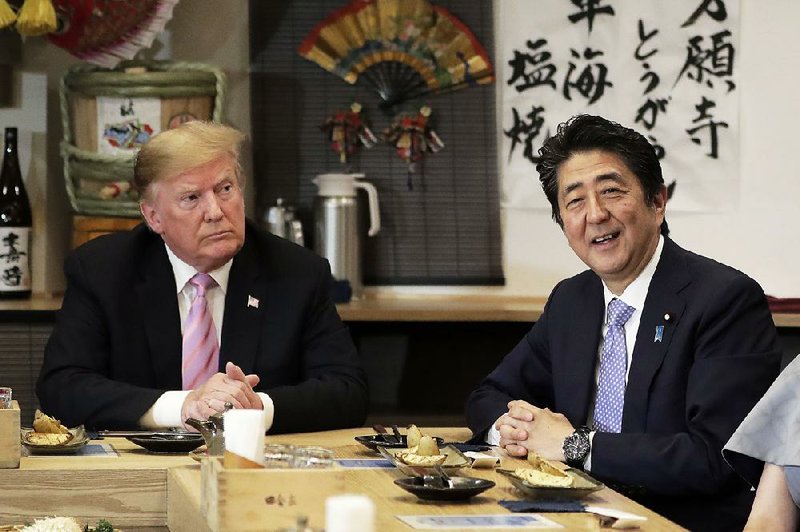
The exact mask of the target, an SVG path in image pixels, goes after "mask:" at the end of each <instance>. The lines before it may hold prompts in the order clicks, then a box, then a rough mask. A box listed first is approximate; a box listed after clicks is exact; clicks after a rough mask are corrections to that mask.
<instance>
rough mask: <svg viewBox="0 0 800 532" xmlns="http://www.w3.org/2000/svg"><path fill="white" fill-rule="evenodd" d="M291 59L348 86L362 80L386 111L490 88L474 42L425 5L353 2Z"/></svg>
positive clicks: (485, 61)
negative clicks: (302, 59) (454, 92)
mask: <svg viewBox="0 0 800 532" xmlns="http://www.w3.org/2000/svg"><path fill="white" fill-rule="evenodd" d="M298 51H299V53H300V55H302V56H303V57H305V58H306V59H308V60H310V61H313V62H315V63H317V64H318V65H319V66H321V67H322V68H324V69H325V70H327V71H329V72H332V73H333V74H336V75H337V76H339V77H341V78H342V79H344V80H345V81H346V82H348V83H351V84H354V83H356V82H357V81H358V80H359V79H365V80H366V81H367V82H368V83H369V84H370V85H371V86H372V87H373V88H374V90H375V91H376V92H377V93H378V94H379V95H380V97H381V99H383V101H384V102H385V104H386V105H395V104H397V103H400V102H403V101H406V100H409V99H412V98H418V97H420V96H423V95H427V94H430V93H436V92H442V91H446V90H453V89H459V88H463V87H467V86H470V85H477V84H484V83H491V82H492V81H493V80H494V75H493V73H492V65H491V62H490V61H489V57H488V55H487V54H486V51H485V50H484V49H483V47H482V46H481V44H480V43H479V42H478V40H477V39H476V38H475V35H473V34H472V32H471V31H470V30H469V28H467V27H466V26H465V25H464V23H463V22H461V21H460V20H459V19H458V18H456V17H455V16H454V15H453V14H452V13H450V12H449V11H447V10H446V9H444V8H442V7H439V6H434V5H432V4H431V3H430V2H428V0H353V1H351V2H350V3H349V4H347V5H346V6H345V7H343V8H341V9H339V10H338V11H335V12H334V13H332V14H331V15H330V16H328V17H327V18H326V19H325V20H323V21H322V22H321V23H320V24H318V25H317V26H316V27H315V28H314V29H313V30H311V33H309V34H308V36H307V37H306V38H305V40H304V41H303V42H302V43H301V44H300V48H299V49H298Z"/></svg>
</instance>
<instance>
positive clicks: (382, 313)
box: [0, 295, 800, 328]
mask: <svg viewBox="0 0 800 532" xmlns="http://www.w3.org/2000/svg"><path fill="white" fill-rule="evenodd" d="M545 301H546V299H545V298H543V297H508V296H488V295H487V296H464V295H448V296H444V295H441V296H440V295H437V296H420V295H414V296H412V295H409V296H368V297H365V298H363V299H360V300H357V301H351V302H349V303H340V304H337V305H336V309H337V310H338V311H339V315H340V316H341V317H342V319H343V320H344V321H351V322H376V321H382V322H415V321H416V322H525V323H533V322H535V321H537V320H538V319H539V317H540V316H541V315H542V310H543V309H544V304H545ZM59 308H61V296H48V295H35V296H34V297H33V298H31V299H30V300H23V301H0V313H2V312H11V313H14V314H20V313H53V312H55V311H56V310H58V309H59ZM772 319H773V321H774V322H775V325H776V326H777V327H793V328H800V314H796V313H795V314H784V313H774V314H773V315H772Z"/></svg>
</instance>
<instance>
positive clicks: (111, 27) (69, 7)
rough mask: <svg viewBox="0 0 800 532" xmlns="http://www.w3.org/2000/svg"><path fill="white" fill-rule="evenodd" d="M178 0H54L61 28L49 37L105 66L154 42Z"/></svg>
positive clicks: (87, 58) (79, 55)
mask: <svg viewBox="0 0 800 532" xmlns="http://www.w3.org/2000/svg"><path fill="white" fill-rule="evenodd" d="M177 3H178V0H124V1H123V0H53V5H54V6H55V8H56V15H57V16H58V30H56V31H55V32H54V33H51V34H50V35H48V38H49V39H50V41H52V42H53V43H54V44H55V45H57V46H60V47H61V48H64V49H65V50H67V51H68V52H69V53H71V54H72V55H74V56H75V57H79V58H81V59H83V60H84V61H87V62H89V63H93V64H95V65H98V66H102V67H106V68H114V67H115V66H117V63H119V62H120V61H122V60H123V59H132V58H133V56H134V55H136V53H137V52H138V51H139V50H141V49H142V48H148V47H149V46H150V45H152V44H153V40H154V39H155V37H156V35H157V34H158V33H159V32H161V31H162V30H163V29H164V26H165V25H166V24H167V22H168V21H169V20H170V19H171V18H172V10H173V8H174V7H175V4H177Z"/></svg>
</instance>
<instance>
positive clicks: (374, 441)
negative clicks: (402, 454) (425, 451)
mask: <svg viewBox="0 0 800 532" xmlns="http://www.w3.org/2000/svg"><path fill="white" fill-rule="evenodd" d="M354 439H355V440H356V441H357V442H358V443H360V444H361V445H363V446H364V447H366V448H368V449H370V450H373V451H375V452H378V447H386V448H387V449H405V448H406V447H408V443H407V441H406V436H405V434H403V435H401V436H400V438H399V441H398V438H397V436H395V435H394V434H370V435H368V436H356V437H355V438H354ZM433 439H434V440H436V445H437V446H438V447H442V444H443V443H444V439H443V438H439V437H434V438H433Z"/></svg>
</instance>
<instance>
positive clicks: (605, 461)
mask: <svg viewBox="0 0 800 532" xmlns="http://www.w3.org/2000/svg"><path fill="white" fill-rule="evenodd" d="M603 307H604V299H603V285H602V282H601V280H600V279H599V278H598V276H597V275H595V274H594V273H593V272H592V271H586V272H584V273H581V274H579V275H577V276H575V277H572V278H570V279H567V280H565V281H562V282H561V283H559V284H558V285H557V286H556V287H555V289H554V290H553V292H552V293H551V295H550V298H549V300H548V302H547V304H546V306H545V309H544V313H543V314H542V317H541V319H540V320H539V321H538V322H537V323H536V324H535V325H534V326H533V328H532V329H531V330H530V332H529V333H528V334H527V335H526V336H525V338H523V339H522V341H521V342H520V343H519V344H518V345H517V346H516V347H515V348H514V350H513V351H511V353H509V354H508V355H507V356H506V357H505V358H504V359H503V361H502V362H501V363H500V365H499V366H498V367H497V368H496V369H495V370H494V371H493V372H492V373H491V374H489V376H488V377H486V379H485V380H484V381H483V382H482V383H481V384H480V386H479V387H478V389H476V390H475V391H474V392H473V393H472V395H471V396H470V397H469V399H468V401H467V407H466V415H467V420H468V424H469V426H470V428H471V429H472V430H473V433H474V434H475V435H476V437H483V435H485V433H486V431H487V430H488V429H489V428H490V426H491V425H492V424H493V423H494V422H495V420H497V418H498V417H500V416H501V415H502V414H503V413H505V412H506V411H507V406H506V404H507V403H508V401H509V400H512V399H523V400H525V401H528V402H530V403H532V404H534V405H537V406H539V407H549V408H550V409H551V410H553V411H555V412H560V413H562V414H564V415H565V416H566V417H567V418H568V419H569V420H570V422H571V423H572V424H573V426H575V427H577V426H580V425H583V424H585V423H586V420H587V419H588V417H589V413H590V412H589V408H590V405H591V404H592V400H593V396H594V393H595V390H596V381H595V369H596V364H597V358H598V349H599V345H600V343H601V341H602V338H601V331H602V320H603V315H604V308H603ZM658 326H663V327H664V329H663V338H662V339H661V340H660V341H657V340H656V327H658ZM779 364H780V353H779V351H778V348H777V343H776V331H775V327H774V325H773V322H772V317H771V314H770V312H769V309H768V307H767V301H766V298H765V297H764V293H763V291H762V290H761V288H760V287H759V285H758V284H757V283H756V282H755V281H753V280H752V279H750V278H749V277H747V276H746V275H744V274H743V273H741V272H739V271H737V270H734V269H733V268H730V267H728V266H725V265H723V264H720V263H718V262H715V261H713V260H710V259H707V258H705V257H701V256H699V255H696V254H694V253H691V252H688V251H686V250H684V249H681V248H680V247H678V246H677V245H676V244H675V243H674V242H672V241H671V240H670V239H669V238H665V242H664V248H663V251H662V254H661V258H660V261H659V263H658V265H657V267H656V271H655V273H654V275H653V279H652V281H651V283H650V288H649V291H648V294H647V299H646V301H645V304H644V309H643V311H642V316H641V322H640V325H639V331H638V333H637V335H636V344H635V347H634V351H633V354H632V361H631V366H630V373H629V375H628V384H627V388H626V390H625V406H624V410H623V418H622V432H621V433H620V434H611V433H602V432H597V433H596V434H595V436H594V440H593V445H592V461H591V474H592V475H593V476H596V477H597V478H599V479H601V480H603V481H606V482H608V483H609V484H612V485H614V486H615V487H620V486H624V487H625V488H624V489H625V490H626V491H627V493H628V494H629V495H631V496H633V497H634V498H636V499H638V500H640V501H641V502H643V503H644V504H646V505H647V506H649V507H651V508H653V509H655V510H656V511H659V512H661V513H663V514H664V515H665V516H667V517H669V518H671V519H673V520H675V521H677V522H678V523H680V524H683V525H684V526H687V527H689V528H692V529H697V530H710V529H714V528H715V527H718V526H719V527H720V529H726V528H727V529H729V530H732V529H735V528H736V527H738V529H739V530H741V528H742V526H743V525H744V519H745V517H746V516H747V514H748V512H749V510H750V506H749V504H750V503H751V501H752V497H751V496H750V494H749V493H747V491H746V487H745V486H744V484H743V483H742V482H740V480H739V479H738V478H737V476H736V475H735V474H734V473H733V471H731V470H730V469H729V468H728V466H727V465H726V464H725V462H724V460H723V459H722V455H721V450H722V447H723V445H725V442H726V441H728V438H730V436H731V434H733V431H734V430H735V429H736V427H737V426H738V425H739V423H740V422H741V421H742V419H743V418H744V416H745V415H746V414H747V413H748V412H749V411H750V409H751V408H752V407H753V406H754V405H755V403H756V402H757V401H758V400H759V398H760V397H761V396H762V395H763V394H764V392H765V391H766V390H767V388H768V387H769V385H770V384H771V383H772V381H773V380H774V379H775V377H776V376H777V374H778V371H779ZM748 501H749V502H748ZM698 519H699V520H698Z"/></svg>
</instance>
